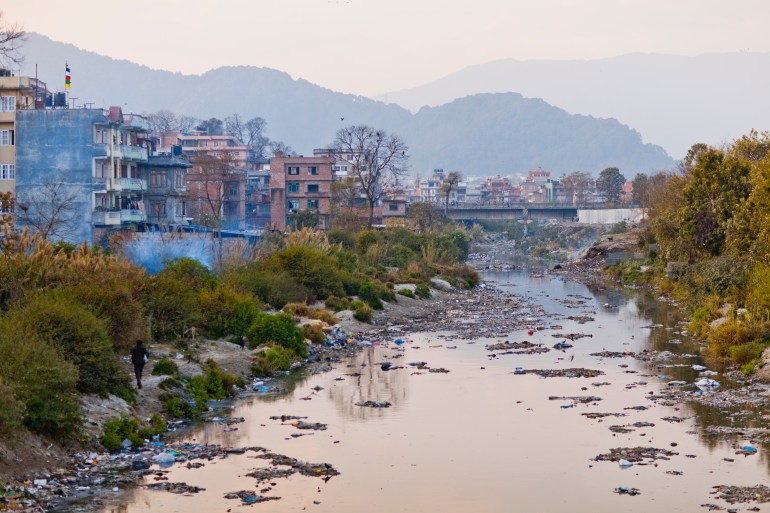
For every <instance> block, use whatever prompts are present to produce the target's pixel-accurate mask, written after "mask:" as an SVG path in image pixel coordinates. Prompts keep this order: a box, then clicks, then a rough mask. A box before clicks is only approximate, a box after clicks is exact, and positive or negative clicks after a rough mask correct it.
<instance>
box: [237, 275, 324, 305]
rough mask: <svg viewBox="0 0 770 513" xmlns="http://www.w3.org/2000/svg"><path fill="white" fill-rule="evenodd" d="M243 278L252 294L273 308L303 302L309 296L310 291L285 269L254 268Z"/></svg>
mask: <svg viewBox="0 0 770 513" xmlns="http://www.w3.org/2000/svg"><path fill="white" fill-rule="evenodd" d="M243 280H244V281H245V282H246V286H247V287H248V289H249V290H250V291H251V292H252V294H254V295H255V296H256V297H258V298H260V299H261V300H262V301H264V302H265V303H267V304H269V305H270V306H272V307H273V308H283V306H284V305H286V303H296V302H303V301H305V300H307V298H308V297H309V296H310V292H309V291H308V290H307V289H305V287H303V286H302V285H301V284H300V283H299V282H298V281H297V280H295V279H294V277H292V276H291V275H290V274H289V273H288V272H286V271H275V270H273V271H269V272H267V271H257V270H255V271H252V272H251V273H250V275H249V276H248V277H244V278H243Z"/></svg>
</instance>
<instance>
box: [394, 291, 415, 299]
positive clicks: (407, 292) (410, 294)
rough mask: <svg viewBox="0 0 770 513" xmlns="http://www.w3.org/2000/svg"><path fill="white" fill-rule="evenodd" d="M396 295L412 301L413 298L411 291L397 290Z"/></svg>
mask: <svg viewBox="0 0 770 513" xmlns="http://www.w3.org/2000/svg"><path fill="white" fill-rule="evenodd" d="M396 293H398V294H401V295H402V296H406V297H410V298H412V299H414V298H415V295H414V292H412V290H411V289H398V290H397V291H396Z"/></svg>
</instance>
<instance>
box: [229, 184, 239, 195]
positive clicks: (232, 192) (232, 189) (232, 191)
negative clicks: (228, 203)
mask: <svg viewBox="0 0 770 513" xmlns="http://www.w3.org/2000/svg"><path fill="white" fill-rule="evenodd" d="M233 196H238V186H237V185H236V186H235V187H230V197H231V198H232V197H233Z"/></svg>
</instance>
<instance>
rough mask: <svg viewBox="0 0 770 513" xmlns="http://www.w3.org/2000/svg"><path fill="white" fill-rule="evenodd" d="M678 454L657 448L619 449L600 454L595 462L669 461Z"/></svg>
mask: <svg viewBox="0 0 770 513" xmlns="http://www.w3.org/2000/svg"><path fill="white" fill-rule="evenodd" d="M678 455H679V453H678V452H674V451H669V450H668V449H657V448H655V447H617V448H615V449H610V452H608V453H604V454H600V455H598V456H596V457H595V458H594V461H613V462H618V461H620V460H628V461H630V462H632V463H639V462H643V461H644V460H646V459H649V460H668V459H671V456H678Z"/></svg>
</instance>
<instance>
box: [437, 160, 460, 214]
mask: <svg viewBox="0 0 770 513" xmlns="http://www.w3.org/2000/svg"><path fill="white" fill-rule="evenodd" d="M462 181H463V175H462V174H460V172H459V171H451V172H450V173H449V174H448V175H447V177H446V178H444V183H442V184H441V190H442V191H443V193H444V215H447V214H449V196H450V195H451V194H452V189H454V188H455V187H457V184H459V183H460V182H462Z"/></svg>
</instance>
